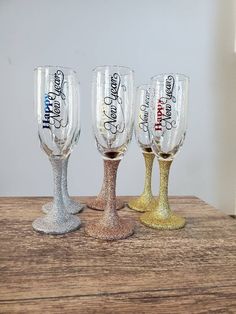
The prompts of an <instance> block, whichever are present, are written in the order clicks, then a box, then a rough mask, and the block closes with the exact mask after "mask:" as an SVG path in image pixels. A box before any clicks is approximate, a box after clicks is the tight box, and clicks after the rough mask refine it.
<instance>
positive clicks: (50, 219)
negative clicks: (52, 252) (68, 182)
mask: <svg viewBox="0 0 236 314" xmlns="http://www.w3.org/2000/svg"><path fill="white" fill-rule="evenodd" d="M50 161H51V164H52V168H53V173H54V189H55V190H54V202H53V206H52V209H51V210H50V212H49V213H48V214H47V215H46V216H45V217H40V218H37V219H36V220H35V221H34V222H33V224H32V226H33V228H34V229H35V230H37V231H39V232H44V233H48V234H63V233H67V232H71V231H74V230H76V229H78V228H79V226H80V224H81V223H80V220H79V218H78V217H75V216H72V215H71V214H69V213H68V212H67V211H66V209H65V205H64V202H63V198H62V192H61V187H62V160H61V159H53V158H51V159H50Z"/></svg>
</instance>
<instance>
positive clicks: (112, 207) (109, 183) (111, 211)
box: [102, 160, 120, 226]
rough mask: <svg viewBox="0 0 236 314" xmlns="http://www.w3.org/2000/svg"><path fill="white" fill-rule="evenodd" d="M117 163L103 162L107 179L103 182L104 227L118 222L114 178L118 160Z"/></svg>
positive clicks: (111, 161)
mask: <svg viewBox="0 0 236 314" xmlns="http://www.w3.org/2000/svg"><path fill="white" fill-rule="evenodd" d="M117 161H118V160H117ZM117 161H116V162H114V161H113V160H105V168H106V170H105V171H106V178H107V180H106V181H105V190H106V195H107V197H106V201H107V203H106V206H105V209H104V215H103V218H102V223H103V224H104V225H106V226H112V225H114V224H117V221H118V215H117V211H116V177H117V169H118V165H119V163H120V160H119V161H118V162H117Z"/></svg>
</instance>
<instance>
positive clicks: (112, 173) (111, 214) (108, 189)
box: [85, 160, 134, 240]
mask: <svg viewBox="0 0 236 314" xmlns="http://www.w3.org/2000/svg"><path fill="white" fill-rule="evenodd" d="M106 167H107V169H106V171H107V180H106V183H105V195H106V207H105V209H104V213H103V216H102V218H101V219H100V221H98V222H95V223H90V224H89V225H87V226H86V228H85V232H86V233H87V234H88V235H90V236H91V237H94V238H98V239H103V240H118V239H124V238H127V237H128V236H130V235H131V234H133V232H134V221H133V220H131V219H123V218H122V219H121V218H120V217H119V216H118V213H117V210H116V194H115V189H116V174H117V167H118V163H117V162H114V161H113V160H109V162H106Z"/></svg>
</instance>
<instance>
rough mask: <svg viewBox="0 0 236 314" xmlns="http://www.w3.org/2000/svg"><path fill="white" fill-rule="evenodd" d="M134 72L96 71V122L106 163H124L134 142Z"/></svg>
mask: <svg viewBox="0 0 236 314" xmlns="http://www.w3.org/2000/svg"><path fill="white" fill-rule="evenodd" d="M133 88H134V80H133V71H132V70H131V69H129V68H126V67H121V66H102V67H97V68H95V69H94V70H93V81H92V106H93V108H92V119H93V132H94V135H95V139H96V143H97V147H98V150H99V152H100V153H101V154H102V156H103V158H106V159H121V158H122V157H123V155H124V154H125V152H126V150H127V147H128V144H129V142H130V140H131V138H132V130H133V120H134V110H133V108H134V106H133V105H134V104H133V92H134V91H133Z"/></svg>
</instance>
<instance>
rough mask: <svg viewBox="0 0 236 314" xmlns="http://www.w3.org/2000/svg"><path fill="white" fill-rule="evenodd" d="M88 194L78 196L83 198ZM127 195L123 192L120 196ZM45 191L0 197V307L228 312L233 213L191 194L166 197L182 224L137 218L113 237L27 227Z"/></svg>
mask: <svg viewBox="0 0 236 314" xmlns="http://www.w3.org/2000/svg"><path fill="white" fill-rule="evenodd" d="M88 199H91V197H80V198H79V200H80V201H82V202H86V201H87V200H88ZM129 199H131V197H123V200H125V201H128V200H129ZM48 200H49V198H41V197H34V198H30V197H22V198H20V197H17V198H0V213H1V219H0V313H42V312H44V313H236V244H235V235H236V220H235V219H233V218H231V217H229V216H226V215H225V214H223V213H221V212H220V211H217V210H216V209H214V208H212V207H211V206H209V205H208V204H206V203H205V202H203V201H202V200H200V199H198V198H196V197H172V198H171V199H170V201H171V205H172V208H173V209H174V210H176V211H178V212H179V213H180V214H181V215H183V216H184V217H186V219H187V226H186V227H185V229H182V230H176V231H157V230H153V229H149V228H146V227H144V226H143V225H141V224H140V223H139V221H138V217H139V215H140V214H139V213H137V212H135V211H132V210H130V209H127V208H126V209H122V210H121V211H120V212H119V214H120V215H123V216H130V217H133V218H134V219H136V221H137V226H136V232H135V234H134V236H132V237H130V238H128V239H126V240H121V241H117V242H104V241H100V240H96V239H93V238H89V237H88V236H86V235H85V233H84V225H85V224H86V223H87V222H89V221H93V220H96V219H99V217H100V215H101V214H102V213H101V212H99V211H94V210H90V209H85V210H84V211H83V212H82V213H81V214H80V217H81V220H82V221H83V226H82V228H81V229H80V230H78V231H76V232H74V233H70V234H67V235H63V236H47V235H43V234H39V233H36V232H35V231H33V230H32V227H31V223H32V221H33V220H34V219H35V218H36V217H38V216H39V215H42V212H41V206H42V205H43V204H44V203H45V202H47V201H48Z"/></svg>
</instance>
